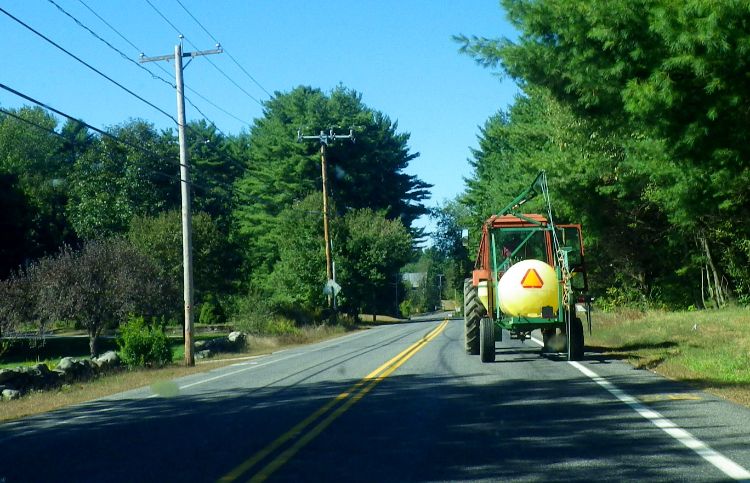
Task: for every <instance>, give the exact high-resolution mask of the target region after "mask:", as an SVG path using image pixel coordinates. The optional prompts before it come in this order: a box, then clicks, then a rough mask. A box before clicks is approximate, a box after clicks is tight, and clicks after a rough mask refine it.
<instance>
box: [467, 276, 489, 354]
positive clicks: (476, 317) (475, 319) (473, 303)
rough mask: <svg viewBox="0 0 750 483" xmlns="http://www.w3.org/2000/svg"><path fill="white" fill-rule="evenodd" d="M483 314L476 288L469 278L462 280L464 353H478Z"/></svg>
mask: <svg viewBox="0 0 750 483" xmlns="http://www.w3.org/2000/svg"><path fill="white" fill-rule="evenodd" d="M483 315H484V306H483V305H482V303H481V302H480V301H479V295H478V294H477V288H476V287H475V286H474V285H473V284H472V283H471V279H470V278H467V279H466V280H464V343H465V346H466V353H467V354H471V355H473V356H475V355H477V354H479V321H480V320H481V319H482V316H483Z"/></svg>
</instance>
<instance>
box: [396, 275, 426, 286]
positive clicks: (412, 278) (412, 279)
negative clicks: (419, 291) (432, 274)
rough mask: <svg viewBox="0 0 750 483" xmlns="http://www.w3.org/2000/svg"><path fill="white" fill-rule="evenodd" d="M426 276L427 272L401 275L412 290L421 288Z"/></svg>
mask: <svg viewBox="0 0 750 483" xmlns="http://www.w3.org/2000/svg"><path fill="white" fill-rule="evenodd" d="M426 276H427V272H406V273H402V274H401V278H402V280H403V281H404V282H407V283H408V284H409V285H411V288H419V287H421V286H422V282H424V279H425V277H426Z"/></svg>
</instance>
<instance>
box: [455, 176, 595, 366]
mask: <svg viewBox="0 0 750 483" xmlns="http://www.w3.org/2000/svg"><path fill="white" fill-rule="evenodd" d="M539 195H542V196H543V198H544V202H545V203H544V204H545V209H546V211H547V213H546V214H545V215H541V214H524V213H521V212H520V211H519V210H520V208H521V206H523V205H524V204H525V203H526V202H528V201H530V200H532V199H534V198H536V197H537V196H539ZM583 255H584V254H583V239H582V237H581V226H580V225H557V224H555V223H554V222H553V220H552V208H551V204H550V200H549V192H548V189H547V177H546V174H545V173H544V171H542V172H541V173H539V175H537V177H536V179H535V180H534V182H533V183H532V184H531V186H530V187H529V188H527V189H526V190H524V191H523V192H522V193H521V194H520V195H518V196H517V197H516V198H515V199H514V200H513V201H512V202H511V203H509V204H508V205H507V206H506V207H505V208H503V209H502V210H501V211H500V212H499V213H498V214H497V215H494V216H492V217H490V218H489V219H488V220H487V221H486V222H485V223H484V225H483V227H482V237H481V240H480V242H479V252H478V254H477V258H476V262H475V264H474V271H473V272H472V278H469V279H466V281H465V283H464V323H465V328H464V335H465V337H464V340H465V344H466V352H467V353H468V354H472V355H476V354H479V355H480V358H481V360H482V362H493V361H494V360H495V341H502V340H503V339H502V338H503V330H505V331H507V332H508V333H509V334H510V337H511V339H518V340H521V341H524V340H525V339H528V338H530V337H531V332H532V331H533V330H535V329H540V330H541V333H542V339H543V347H542V353H543V354H545V353H560V352H563V353H565V356H566V358H567V360H580V359H582V358H583V353H584V345H583V344H584V331H583V323H582V321H581V319H580V318H579V315H578V314H579V312H584V313H585V317H586V320H587V322H588V329H589V332H591V297H590V296H589V295H588V280H587V277H586V266H585V264H584V256H583Z"/></svg>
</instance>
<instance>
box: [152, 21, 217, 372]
mask: <svg viewBox="0 0 750 483" xmlns="http://www.w3.org/2000/svg"><path fill="white" fill-rule="evenodd" d="M182 39H183V36H182V35H180V43H179V44H177V45H175V47H174V57H173V56H171V55H160V56H158V57H146V56H144V55H143V54H141V58H140V62H141V63H144V62H157V61H162V60H166V61H170V60H172V59H174V70H175V85H176V88H177V89H176V90H177V131H178V139H179V143H180V194H181V195H182V279H183V299H184V301H185V365H186V366H194V365H195V353H194V350H193V349H194V346H193V235H192V231H193V230H192V228H193V224H192V213H191V211H190V174H189V173H188V168H189V164H188V163H189V160H188V152H187V139H186V138H185V90H184V84H183V81H182V71H183V70H184V67H187V64H186V65H185V66H184V67H183V65H182V58H183V57H190V60H192V59H193V58H195V57H199V56H201V55H210V54H220V53H222V52H223V50H222V48H221V46H220V45H218V44H217V45H216V48H215V49H213V50H202V51H198V52H183V51H182ZM190 60H189V61H188V64H190Z"/></svg>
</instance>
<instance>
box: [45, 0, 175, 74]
mask: <svg viewBox="0 0 750 483" xmlns="http://www.w3.org/2000/svg"><path fill="white" fill-rule="evenodd" d="M47 1H48V2H49V3H51V4H52V5H54V6H55V7H57V9H58V10H59V11H61V12H62V13H63V14H65V15H66V16H67V17H68V18H70V19H71V20H72V21H74V22H75V23H76V24H77V25H78V26H79V27H81V28H82V29H84V30H86V31H87V32H88V33H90V34H91V35H93V36H94V37H95V38H96V39H98V40H99V41H100V42H102V43H104V44H105V45H106V46H107V47H109V48H110V49H112V50H114V51H115V52H117V53H118V54H120V57H122V58H123V59H125V60H126V61H128V62H130V63H131V64H134V65H135V66H136V67H138V68H139V69H142V70H144V71H146V72H148V74H149V75H150V76H151V77H152V78H153V79H154V80H160V81H162V82H163V83H165V84H167V85H168V86H170V87H172V88H174V84H172V83H171V82H169V81H168V80H166V79H165V78H163V77H161V76H158V75H156V74H154V73H153V72H151V71H150V70H148V69H147V68H146V67H145V66H143V65H142V64H139V63H138V62H136V61H135V60H133V59H131V58H130V57H128V56H127V55H126V54H125V53H124V52H123V51H121V50H120V49H118V48H117V47H115V46H114V45H112V44H110V43H109V42H108V41H107V40H105V39H103V38H102V37H101V36H99V34H97V33H96V32H94V31H93V30H91V29H90V28H89V27H87V26H86V25H84V24H83V22H81V21H80V20H78V19H77V18H76V17H74V16H73V15H72V14H71V13H69V12H68V11H67V10H65V9H64V8H62V7H61V6H60V5H59V4H57V3H55V1H54V0H47Z"/></svg>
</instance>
